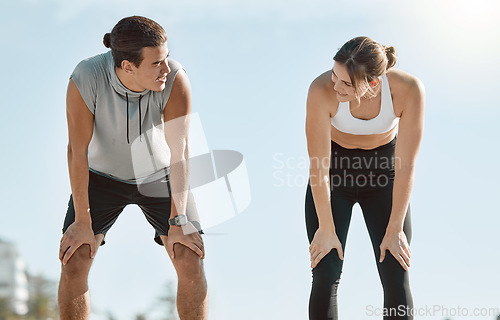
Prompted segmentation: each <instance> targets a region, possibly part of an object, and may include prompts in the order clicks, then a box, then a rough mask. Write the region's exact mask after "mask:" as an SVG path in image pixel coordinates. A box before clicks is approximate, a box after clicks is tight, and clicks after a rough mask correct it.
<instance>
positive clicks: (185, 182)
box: [170, 159, 189, 218]
mask: <svg viewBox="0 0 500 320" xmlns="http://www.w3.org/2000/svg"><path fill="white" fill-rule="evenodd" d="M170 187H171V188H172V190H171V191H172V210H171V212H170V218H173V217H175V216H177V215H179V214H186V202H187V195H188V189H189V165H188V161H187V160H186V159H176V160H174V159H172V164H171V165H170Z"/></svg>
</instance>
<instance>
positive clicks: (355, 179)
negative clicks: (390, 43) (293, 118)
mask: <svg viewBox="0 0 500 320" xmlns="http://www.w3.org/2000/svg"><path fill="white" fill-rule="evenodd" d="M334 61H335V62H334V65H333V69H332V70H331V71H327V72H325V73H323V74H321V75H320V76H319V77H317V78H316V79H315V80H314V81H313V83H312V84H311V86H310V88H309V94H308V98H307V121H306V133H307V146H308V152H309V157H310V163H311V165H310V182H309V186H308V188H307V194H306V201H305V213H306V226H307V233H308V237H309V242H310V244H311V245H310V247H309V251H310V259H311V268H313V269H312V274H313V284H312V290H311V296H310V301H309V318H310V319H311V320H312V319H314V320H320V319H338V314H337V301H336V297H337V287H338V284H339V279H340V274H341V271H342V263H343V253H344V250H345V243H346V238H347V231H348V228H349V222H350V219H351V212H352V206H353V205H354V204H355V203H359V205H360V206H361V209H362V211H363V216H364V219H365V222H366V226H367V228H368V232H369V235H370V238H371V241H372V246H373V250H374V252H375V256H376V260H377V268H378V272H379V275H380V279H381V281H382V286H383V288H384V309H382V310H383V312H381V313H383V314H384V319H413V317H412V316H411V309H412V307H413V302H412V297H411V292H410V288H409V283H408V268H409V267H410V254H411V250H410V248H409V242H410V238H411V225H410V209H409V200H410V194H411V189H412V185H413V179H414V167H415V160H416V157H417V153H418V149H419V146H420V142H421V139H422V133H423V122H424V89H423V86H422V83H421V82H420V81H419V80H418V79H417V78H415V77H414V76H411V75H409V74H407V73H405V72H403V71H400V70H395V69H393V68H392V67H393V66H394V64H395V62H396V55H395V50H394V47H386V46H383V45H381V44H379V43H377V42H376V41H374V40H372V39H370V38H367V37H357V38H354V39H351V40H350V41H348V42H347V43H345V44H344V45H343V46H342V48H340V50H339V51H338V52H337V54H336V55H335V57H334ZM398 122H399V128H398ZM396 135H397V142H396ZM386 251H389V252H386Z"/></svg>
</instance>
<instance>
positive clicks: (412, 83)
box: [386, 68, 424, 96]
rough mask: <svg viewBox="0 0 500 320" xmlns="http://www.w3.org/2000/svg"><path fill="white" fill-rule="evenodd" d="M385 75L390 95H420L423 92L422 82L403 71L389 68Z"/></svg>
mask: <svg viewBox="0 0 500 320" xmlns="http://www.w3.org/2000/svg"><path fill="white" fill-rule="evenodd" d="M386 75H387V80H388V81H389V86H390V88H391V93H392V95H397V94H404V95H405V96H407V95H408V94H410V95H415V94H416V95H420V94H422V93H423V92H424V85H423V83H422V81H420V79H418V78H417V77H416V76H414V75H412V74H409V73H407V72H405V71H403V70H399V69H395V68H391V69H389V71H387V73H386Z"/></svg>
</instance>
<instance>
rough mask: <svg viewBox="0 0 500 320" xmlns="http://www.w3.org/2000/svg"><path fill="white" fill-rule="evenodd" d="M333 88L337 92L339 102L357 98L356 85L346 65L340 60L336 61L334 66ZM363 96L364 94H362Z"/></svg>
mask: <svg viewBox="0 0 500 320" xmlns="http://www.w3.org/2000/svg"><path fill="white" fill-rule="evenodd" d="M332 82H333V84H334V86H333V89H334V90H335V93H336V94H337V99H338V101H339V102H346V101H351V100H355V99H357V97H356V94H355V93H354V87H353V86H352V83H351V78H350V77H349V73H348V72H347V69H346V67H345V66H344V65H343V64H342V63H339V62H335V63H334V64H333V68H332ZM361 96H362V95H361Z"/></svg>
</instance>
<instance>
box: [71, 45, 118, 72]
mask: <svg viewBox="0 0 500 320" xmlns="http://www.w3.org/2000/svg"><path fill="white" fill-rule="evenodd" d="M112 61H113V57H112V56H111V51H108V52H105V53H101V54H98V55H95V56H92V57H89V58H86V59H84V60H82V61H80V62H79V63H78V64H77V66H76V67H75V70H74V72H73V73H80V74H81V73H86V74H94V75H96V76H97V75H98V74H105V73H106V72H107V70H108V69H109V64H110V63H112Z"/></svg>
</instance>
